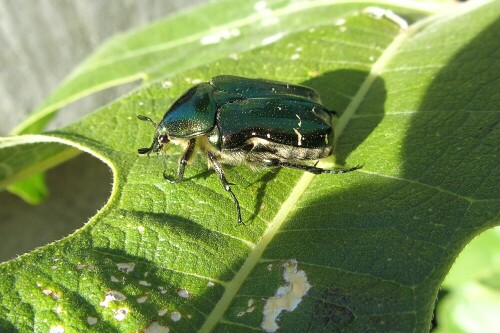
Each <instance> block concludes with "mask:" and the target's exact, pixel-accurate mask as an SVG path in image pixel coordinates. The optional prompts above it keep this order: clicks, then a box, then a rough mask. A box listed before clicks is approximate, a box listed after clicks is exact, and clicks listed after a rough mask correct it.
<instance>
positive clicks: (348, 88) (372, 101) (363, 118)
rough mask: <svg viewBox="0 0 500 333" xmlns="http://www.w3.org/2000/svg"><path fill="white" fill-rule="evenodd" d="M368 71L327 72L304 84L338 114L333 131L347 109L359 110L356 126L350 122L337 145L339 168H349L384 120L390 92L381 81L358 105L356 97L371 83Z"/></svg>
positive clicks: (335, 150)
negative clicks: (354, 156) (362, 146)
mask: <svg viewBox="0 0 500 333" xmlns="http://www.w3.org/2000/svg"><path fill="white" fill-rule="evenodd" d="M368 75H369V73H368V72H367V71H359V70H352V69H341V70H337V71H333V72H326V73H324V74H322V75H320V76H318V77H315V78H313V79H310V80H308V81H304V82H302V83H301V84H302V85H304V86H307V87H310V88H313V89H315V90H316V91H317V92H318V93H319V95H320V96H321V100H322V102H323V105H324V106H325V107H327V108H328V109H330V110H334V111H335V112H336V113H337V117H336V118H334V121H333V123H334V131H335V128H336V125H337V124H338V122H339V118H340V117H342V116H343V114H344V112H345V111H346V109H347V108H348V107H349V106H350V105H353V103H359V105H357V106H356V110H355V116H354V117H355V118H357V121H356V122H353V121H350V120H349V119H348V120H347V121H348V125H347V127H346V128H345V129H344V131H343V134H342V135H341V136H340V140H339V142H335V146H334V155H335V157H336V163H337V164H338V165H346V160H347V158H348V157H349V155H350V154H351V152H353V151H355V150H356V148H357V147H358V146H359V145H361V144H362V143H363V141H365V139H366V138H367V137H368V136H369V135H370V134H371V133H372V132H373V130H374V129H375V128H377V126H378V125H379V123H380V122H381V121H382V119H383V118H384V103H385V100H386V96H387V92H386V89H385V84H384V81H383V80H382V78H380V77H376V78H375V79H374V81H373V83H372V84H371V88H370V90H369V91H368V93H367V94H366V96H365V97H364V98H363V100H362V101H356V100H355V96H356V94H357V93H358V91H359V90H360V88H361V86H362V85H363V83H364V82H365V81H366V80H367V79H368ZM350 164H363V161H354V162H350Z"/></svg>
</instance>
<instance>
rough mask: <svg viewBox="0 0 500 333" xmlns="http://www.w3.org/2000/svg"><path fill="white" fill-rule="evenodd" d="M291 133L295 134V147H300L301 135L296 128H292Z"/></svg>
mask: <svg viewBox="0 0 500 333" xmlns="http://www.w3.org/2000/svg"><path fill="white" fill-rule="evenodd" d="M293 131H294V132H295V134H297V145H298V146H302V134H300V132H299V131H298V130H297V129H296V128H294V129H293Z"/></svg>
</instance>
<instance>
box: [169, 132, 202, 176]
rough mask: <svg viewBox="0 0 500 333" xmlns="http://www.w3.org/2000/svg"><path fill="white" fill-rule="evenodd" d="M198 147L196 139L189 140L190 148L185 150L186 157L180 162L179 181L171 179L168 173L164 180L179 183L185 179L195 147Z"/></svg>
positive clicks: (183, 156)
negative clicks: (185, 171) (187, 166)
mask: <svg viewBox="0 0 500 333" xmlns="http://www.w3.org/2000/svg"><path fill="white" fill-rule="evenodd" d="M195 146H196V139H191V140H189V143H188V146H187V148H186V150H184V155H182V158H181V160H180V161H179V170H178V172H177V179H173V178H170V177H169V176H168V175H167V174H166V171H165V172H163V178H164V179H165V180H166V181H168V182H170V183H179V182H181V181H182V179H183V178H184V170H185V169H186V165H187V163H188V162H189V160H190V159H191V157H192V156H193V152H194V147H195Z"/></svg>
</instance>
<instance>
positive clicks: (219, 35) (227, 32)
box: [200, 28, 240, 45]
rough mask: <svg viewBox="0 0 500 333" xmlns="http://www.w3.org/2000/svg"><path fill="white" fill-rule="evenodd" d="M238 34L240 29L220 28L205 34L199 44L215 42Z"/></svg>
mask: <svg viewBox="0 0 500 333" xmlns="http://www.w3.org/2000/svg"><path fill="white" fill-rule="evenodd" d="M239 35H240V30H239V29H236V28H233V29H221V30H219V31H217V32H215V33H213V34H211V35H206V36H204V37H203V38H202V39H201V40H200V44H201V45H210V44H217V43H220V42H221V41H223V40H226V39H230V38H233V37H237V36H239Z"/></svg>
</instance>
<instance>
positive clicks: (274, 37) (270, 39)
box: [261, 32, 283, 45]
mask: <svg viewBox="0 0 500 333" xmlns="http://www.w3.org/2000/svg"><path fill="white" fill-rule="evenodd" d="M281 38H283V33H282V32H280V33H277V34H275V35H271V36H268V37H266V38H264V39H263V40H262V42H261V44H262V45H268V44H272V43H274V42H277V41H278V40H280V39H281Z"/></svg>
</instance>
